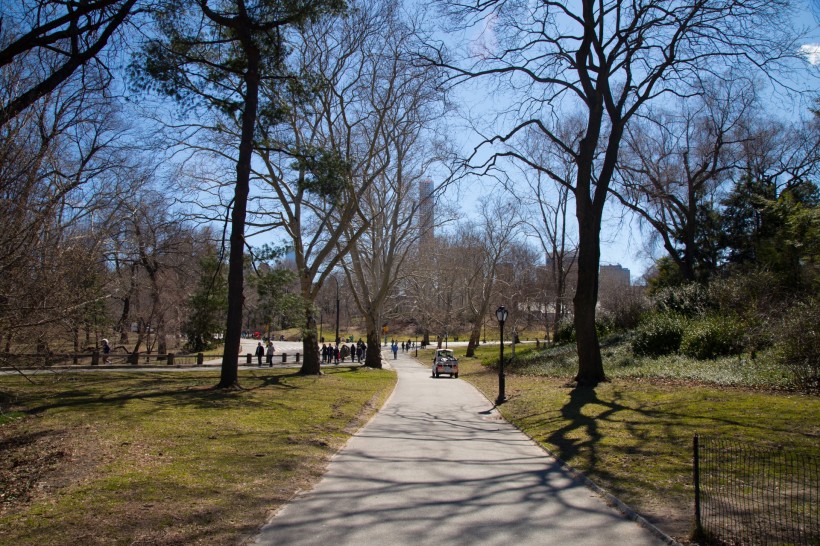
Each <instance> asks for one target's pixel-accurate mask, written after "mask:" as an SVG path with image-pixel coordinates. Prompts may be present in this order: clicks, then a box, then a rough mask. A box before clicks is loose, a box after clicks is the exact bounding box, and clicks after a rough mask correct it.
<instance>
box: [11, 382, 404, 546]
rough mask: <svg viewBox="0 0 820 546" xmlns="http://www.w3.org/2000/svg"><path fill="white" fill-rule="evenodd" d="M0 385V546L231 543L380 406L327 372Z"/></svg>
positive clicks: (376, 394)
mask: <svg viewBox="0 0 820 546" xmlns="http://www.w3.org/2000/svg"><path fill="white" fill-rule="evenodd" d="M31 379H32V380H33V382H34V383H29V382H28V381H26V380H25V379H23V378H22V377H19V376H4V377H0V410H2V411H0V447H2V449H0V451H2V452H3V458H2V461H0V544H21V545H22V544H37V545H49V544H60V545H62V544H236V543H237V542H238V541H239V540H240V539H241V538H242V537H245V536H250V535H252V534H253V533H254V532H255V531H256V530H257V529H258V527H259V526H260V525H261V524H262V523H264V521H265V519H266V516H267V515H268V514H269V513H270V511H271V510H275V509H276V508H277V507H279V506H281V505H282V504H283V503H285V502H286V501H287V500H288V499H290V498H291V497H292V496H293V495H294V493H295V492H297V491H298V490H300V489H304V488H307V487H309V486H310V484H311V483H312V482H314V481H315V480H316V479H318V477H319V476H320V475H321V474H322V472H323V470H324V468H325V467H326V464H327V461H328V460H329V457H330V456H331V455H332V454H333V453H335V452H336V451H337V450H338V448H339V447H340V446H341V445H343V443H344V442H345V441H346V440H347V438H348V437H349V435H350V434H351V433H352V432H354V431H355V430H356V429H357V428H359V427H360V425H361V424H362V423H363V422H364V421H365V420H366V419H368V418H369V417H370V416H371V415H372V414H373V412H374V411H375V410H376V409H377V408H378V407H380V406H381V404H382V402H383V401H384V399H385V398H386V397H387V396H388V395H389V393H390V392H391V391H392V388H393V385H394V384H395V375H394V374H393V373H391V372H387V371H382V370H368V369H364V368H358V369H357V368H347V367H339V368H335V367H334V368H333V369H328V370H327V371H326V374H325V375H324V376H322V377H315V376H313V377H302V376H299V375H296V374H295V373H294V370H270V371H268V370H259V371H248V372H240V381H241V384H242V386H243V387H244V390H237V391H230V392H222V391H215V390H213V389H211V388H210V387H211V386H212V385H214V384H216V382H217V379H218V377H217V374H216V373H215V372H174V373H156V374H130V373H109V372H100V373H94V374H68V373H66V374H57V375H53V374H50V375H36V376H32V377H31Z"/></svg>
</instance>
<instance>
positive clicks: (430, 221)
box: [418, 178, 435, 246]
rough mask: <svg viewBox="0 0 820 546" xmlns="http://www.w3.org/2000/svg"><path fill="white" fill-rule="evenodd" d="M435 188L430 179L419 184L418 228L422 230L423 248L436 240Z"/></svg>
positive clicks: (420, 238)
mask: <svg viewBox="0 0 820 546" xmlns="http://www.w3.org/2000/svg"><path fill="white" fill-rule="evenodd" d="M434 191H435V186H434V185H433V181H432V180H430V179H429V178H427V179H425V180H422V181H420V182H419V211H418V221H419V223H418V226H419V230H420V232H421V233H420V237H419V240H420V241H421V244H422V246H424V245H425V244H426V243H429V242H430V241H432V240H433V239H434V238H435V231H434V228H435V222H434V213H435V201H434V199H433V192H434Z"/></svg>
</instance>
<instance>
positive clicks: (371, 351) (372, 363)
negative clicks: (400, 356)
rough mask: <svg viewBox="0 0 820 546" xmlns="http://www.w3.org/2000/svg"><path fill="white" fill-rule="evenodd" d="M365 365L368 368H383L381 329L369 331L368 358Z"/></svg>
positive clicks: (369, 329)
mask: <svg viewBox="0 0 820 546" xmlns="http://www.w3.org/2000/svg"><path fill="white" fill-rule="evenodd" d="M364 365H365V366H367V367H368V368H381V367H382V350H381V346H380V343H379V329H378V328H368V329H367V356H366V357H365V359H364Z"/></svg>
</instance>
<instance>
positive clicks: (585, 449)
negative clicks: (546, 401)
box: [546, 387, 631, 470]
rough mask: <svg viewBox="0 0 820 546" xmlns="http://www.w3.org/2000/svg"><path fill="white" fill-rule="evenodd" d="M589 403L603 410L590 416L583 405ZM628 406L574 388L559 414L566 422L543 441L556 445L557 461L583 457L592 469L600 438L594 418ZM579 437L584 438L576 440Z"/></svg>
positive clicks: (596, 462)
mask: <svg viewBox="0 0 820 546" xmlns="http://www.w3.org/2000/svg"><path fill="white" fill-rule="evenodd" d="M591 404H595V405H598V406H603V407H604V408H606V409H605V410H604V411H603V412H600V413H596V415H594V416H589V415H584V412H583V410H584V407H585V406H588V405H591ZM630 409H631V408H628V407H626V406H623V405H621V404H619V403H617V402H604V401H602V400H601V399H599V398H598V395H597V393H596V392H595V389H592V388H589V387H576V388H574V389H572V391H571V392H570V395H569V402H567V403H566V404H564V406H563V407H562V408H561V417H562V418H563V419H564V421H567V424H566V425H564V426H563V427H561V428H559V429H558V430H556V431H554V432H553V433H551V434H550V435H549V436H547V438H546V441H547V442H549V443H550V444H552V445H554V446H556V450H557V452H556V455H557V456H558V458H560V459H561V460H563V461H570V460H574V459H575V458H576V457H579V456H583V457H585V460H586V461H587V468H588V469H589V470H596V469H597V465H598V462H599V458H598V452H597V445H598V443H599V442H600V440H601V438H602V435H601V433H600V430H599V427H598V421H599V420H606V419H609V418H611V417H613V416H614V415H615V414H616V413H617V412H619V411H623V410H630ZM579 436H580V437H581V438H586V439H579V438H578V437H579Z"/></svg>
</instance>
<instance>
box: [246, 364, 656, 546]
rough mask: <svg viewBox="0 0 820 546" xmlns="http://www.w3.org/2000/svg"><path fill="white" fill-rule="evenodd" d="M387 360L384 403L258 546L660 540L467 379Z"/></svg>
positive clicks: (612, 544)
mask: <svg viewBox="0 0 820 546" xmlns="http://www.w3.org/2000/svg"><path fill="white" fill-rule="evenodd" d="M386 353H387V352H386ZM386 353H385V354H386ZM388 362H389V363H390V364H391V365H392V366H393V367H394V368H395V369H396V370H397V372H398V384H397V385H396V389H395V391H394V392H393V395H392V396H391V398H390V399H389V400H388V402H387V404H386V405H385V406H384V408H382V410H381V411H380V412H379V413H378V414H377V415H376V416H375V417H374V418H373V420H372V421H371V422H370V423H369V424H368V425H367V426H366V427H365V428H363V429H362V430H361V431H359V433H358V434H357V435H356V436H354V437H353V438H351V440H350V442H349V443H348V444H347V446H346V447H345V448H344V449H343V450H342V451H340V452H339V453H338V454H337V455H336V457H334V459H333V461H332V462H331V464H330V467H329V469H328V471H327V474H326V475H325V476H324V477H323V479H322V480H321V481H320V482H319V484H318V485H317V486H316V488H315V489H314V490H312V491H310V492H307V493H305V494H303V495H300V496H298V497H297V498H296V499H294V501H293V502H291V503H290V504H288V505H287V506H285V507H284V508H283V509H282V510H281V511H280V512H279V513H278V514H277V515H276V516H275V517H273V518H272V519H271V520H270V521H269V523H268V524H267V525H265V526H264V527H263V528H262V530H261V532H260V534H259V535H258V536H257V537H256V538H255V541H254V543H255V544H259V545H297V544H309V545H313V544H319V545H324V546H342V545H357V546H362V545H379V546H382V545H404V544H408V545H409V544H436V545H439V544H441V545H448V544H470V545H473V544H476V545H485V544H486V545H490V544H499V545H500V544H503V545H505V546H526V545H535V544H538V545H549V544H555V545H558V544H560V545H576V544H577V545H584V546H587V545H606V546H617V545H630V546H639V545H657V544H662V543H663V542H662V541H661V540H660V539H659V538H657V537H656V536H655V535H653V534H652V533H650V532H649V531H648V530H647V529H644V528H643V527H640V526H639V525H638V524H636V523H634V522H632V521H629V520H627V519H626V518H625V517H623V516H622V515H621V514H620V513H619V512H617V511H615V510H614V509H613V508H610V507H609V506H607V505H606V504H605V503H604V501H603V500H602V499H601V498H600V497H599V496H598V495H596V494H594V493H593V492H592V491H591V490H589V489H588V488H586V487H584V486H583V485H581V484H579V483H578V482H577V481H575V480H573V479H572V478H571V477H570V476H569V475H567V473H566V472H564V471H563V470H562V469H561V467H560V466H559V465H558V464H557V463H556V462H555V460H554V459H552V458H550V457H549V456H547V454H546V453H545V452H544V451H543V450H542V449H541V448H540V447H538V446H537V445H536V444H535V443H534V442H532V441H531V440H530V439H529V438H527V437H526V436H525V435H524V434H523V433H521V432H520V431H519V430H517V429H516V428H515V427H513V426H512V425H510V424H509V423H507V422H506V421H504V420H502V419H501V418H500V417H499V414H498V413H497V412H496V411H495V410H494V409H493V405H492V403H490V402H489V401H488V400H487V399H486V398H485V397H484V396H482V395H481V394H480V393H479V392H478V391H477V390H476V389H475V388H474V387H472V386H471V385H470V384H468V383H466V382H464V381H461V380H457V379H449V378H439V379H433V378H431V377H430V367H429V366H421V365H419V364H418V363H417V362H416V361H415V360H414V359H412V358H411V357H410V356H409V355H404V354H399V358H398V360H393V359H392V354H390V360H389V361H388Z"/></svg>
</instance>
